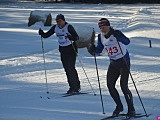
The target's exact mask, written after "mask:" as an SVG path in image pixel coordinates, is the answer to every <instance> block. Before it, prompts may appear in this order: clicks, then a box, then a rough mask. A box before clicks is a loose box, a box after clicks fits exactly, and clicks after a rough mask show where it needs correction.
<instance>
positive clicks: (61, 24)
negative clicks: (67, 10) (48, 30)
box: [56, 19, 65, 28]
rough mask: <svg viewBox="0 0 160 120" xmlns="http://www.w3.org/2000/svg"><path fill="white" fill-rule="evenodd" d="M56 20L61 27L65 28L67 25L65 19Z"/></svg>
mask: <svg viewBox="0 0 160 120" xmlns="http://www.w3.org/2000/svg"><path fill="white" fill-rule="evenodd" d="M56 22H57V25H58V26H59V27H60V28H63V27H64V26H65V21H63V20H62V19H58V20H56Z"/></svg>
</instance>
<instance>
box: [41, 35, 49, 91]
mask: <svg viewBox="0 0 160 120" xmlns="http://www.w3.org/2000/svg"><path fill="white" fill-rule="evenodd" d="M41 43H42V53H43V61H44V73H45V80H46V88H47V94H49V91H48V82H47V71H46V61H45V56H44V45H43V38H42V36H41Z"/></svg>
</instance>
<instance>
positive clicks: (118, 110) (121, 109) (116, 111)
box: [112, 106, 123, 116]
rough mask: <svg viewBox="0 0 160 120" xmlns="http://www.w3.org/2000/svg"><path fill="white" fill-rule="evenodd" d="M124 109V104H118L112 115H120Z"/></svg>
mask: <svg viewBox="0 0 160 120" xmlns="http://www.w3.org/2000/svg"><path fill="white" fill-rule="evenodd" d="M122 111H123V106H116V109H115V110H114V111H113V114H112V116H118V115H119V113H120V112H122Z"/></svg>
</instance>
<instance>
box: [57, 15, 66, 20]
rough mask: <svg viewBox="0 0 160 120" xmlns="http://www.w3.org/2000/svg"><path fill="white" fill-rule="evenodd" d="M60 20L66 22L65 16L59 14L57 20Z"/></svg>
mask: <svg viewBox="0 0 160 120" xmlns="http://www.w3.org/2000/svg"><path fill="white" fill-rule="evenodd" d="M59 19H62V20H63V21H65V18H64V15H62V14H58V15H57V16H56V20H59Z"/></svg>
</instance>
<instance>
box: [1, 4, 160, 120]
mask: <svg viewBox="0 0 160 120" xmlns="http://www.w3.org/2000/svg"><path fill="white" fill-rule="evenodd" d="M33 10H40V11H42V12H43V13H45V12H51V14H52V17H53V24H55V21H54V18H55V16H56V15H57V14H59V13H62V14H64V15H65V16H66V20H67V21H68V22H69V23H73V24H79V25H82V26H91V27H94V28H95V31H96V34H98V33H99V28H98V26H97V21H98V20H99V18H101V17H106V18H108V19H109V20H110V22H111V25H112V26H113V27H114V28H115V29H119V30H122V31H123V32H124V34H125V35H126V36H128V37H129V38H130V40H131V43H130V45H128V46H127V48H128V50H129V52H130V56H131V63H132V66H131V73H132V76H133V79H134V81H135V84H136V86H137V89H138V92H139V94H140V97H141V99H142V102H143V104H144V107H145V110H146V112H147V114H152V115H151V116H150V117H148V118H147V117H144V118H140V120H156V117H157V116H158V115H159V116H160V87H159V86H160V52H159V51H160V40H159V38H160V30H159V29H160V12H159V11H160V5H156V4H134V5H132V4H129V5H123V4H122V5H116V4H114V5H105V4H94V5H93V4H44V3H27V2H26V3H14V2H12V3H7V2H4V3H1V4H0V36H1V37H0V45H1V46H0V120H99V119H101V118H103V117H105V116H108V115H111V114H112V112H113V110H114V108H115V104H114V102H113V100H112V98H111V97H110V95H109V93H108V89H107V87H106V72H107V67H108V64H109V60H108V57H107V55H106V54H105V53H104V54H103V56H100V57H97V62H98V70H99V76H100V82H101V88H102V94H103V103H104V110H105V113H106V114H103V112H102V107H101V101H100V95H99V89H98V81H97V75H96V69H95V63H94V58H93V57H92V56H91V55H90V54H89V53H88V52H87V50H86V48H83V49H79V55H78V59H77V63H76V68H77V70H78V74H79V78H80V81H81V87H82V91H84V92H90V94H85V95H79V96H71V97H66V98H62V97H60V94H62V93H65V92H66V91H67V90H68V83H67V80H66V76H65V73H64V70H63V67H62V64H61V61H60V57H59V51H58V43H57V40H56V37H55V36H52V37H50V38H47V39H43V40H44V49H45V60H46V69H47V81H48V91H49V92H50V93H49V94H48V95H47V94H46V92H47V87H46V80H45V74H44V62H43V54H42V47H41V39H40V36H39V35H38V29H39V28H42V29H44V30H46V31H47V30H48V29H49V28H50V27H44V26H43V24H42V23H41V22H39V23H36V24H35V25H33V26H31V27H27V23H28V18H29V15H30V12H31V11H33ZM149 40H151V41H152V48H149V42H148V41H149ZM83 68H84V70H85V72H86V74H87V77H88V79H89V81H88V79H87V77H86V75H85V73H84V71H83ZM89 82H90V83H91V85H92V88H93V90H94V92H95V93H96V94H97V95H96V96H94V92H93V90H92V88H91V87H90V84H89ZM116 87H117V89H118V90H119V92H120V96H121V99H122V101H123V104H124V108H125V110H124V113H126V112H127V107H126V103H125V100H124V97H123V94H122V92H121V89H120V85H119V82H117V84H116ZM129 87H130V89H131V91H132V93H133V98H134V103H135V108H136V112H137V113H143V114H145V113H144V110H143V108H142V105H141V103H140V101H139V98H138V96H137V93H136V91H135V87H134V85H133V82H132V80H131V79H130V80H129ZM40 96H42V97H43V98H40ZM47 96H49V97H50V98H51V99H47V98H46V97H47Z"/></svg>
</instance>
